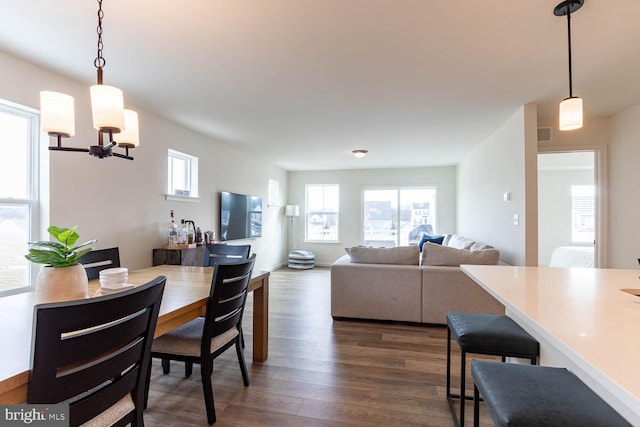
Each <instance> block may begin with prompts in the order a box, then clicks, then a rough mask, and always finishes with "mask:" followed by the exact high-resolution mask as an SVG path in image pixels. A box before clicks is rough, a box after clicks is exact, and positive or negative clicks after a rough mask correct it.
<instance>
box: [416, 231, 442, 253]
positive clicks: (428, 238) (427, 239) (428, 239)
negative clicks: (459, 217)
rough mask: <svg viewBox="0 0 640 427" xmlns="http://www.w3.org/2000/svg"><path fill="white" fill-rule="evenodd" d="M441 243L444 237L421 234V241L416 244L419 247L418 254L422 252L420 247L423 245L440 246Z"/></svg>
mask: <svg viewBox="0 0 640 427" xmlns="http://www.w3.org/2000/svg"><path fill="white" fill-rule="evenodd" d="M443 241H444V236H429V235H428V234H423V235H422V239H421V240H420V242H419V243H418V246H419V247H420V252H422V245H424V244H425V243H427V242H431V243H435V244H437V245H441V244H442V242H443Z"/></svg>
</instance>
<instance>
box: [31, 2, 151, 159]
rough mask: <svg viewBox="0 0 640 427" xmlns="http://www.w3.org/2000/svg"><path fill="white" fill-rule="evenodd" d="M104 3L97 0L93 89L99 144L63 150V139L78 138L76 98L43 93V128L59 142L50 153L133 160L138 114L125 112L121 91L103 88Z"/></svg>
mask: <svg viewBox="0 0 640 427" xmlns="http://www.w3.org/2000/svg"><path fill="white" fill-rule="evenodd" d="M103 17H104V12H103V11H102V0H98V27H97V34H98V56H97V57H96V58H95V60H94V61H93V64H94V65H95V67H96V69H97V71H98V82H97V84H96V85H93V86H91V91H90V93H91V113H92V116H93V127H94V128H95V129H96V130H97V131H98V144H97V145H91V146H89V148H75V147H64V146H63V145H62V138H68V137H70V136H73V135H74V134H75V113H74V101H73V97H71V96H69V95H66V94H64V93H60V92H51V91H43V92H40V111H41V123H42V125H41V128H42V130H43V131H44V132H47V134H48V135H49V136H52V137H54V138H56V142H57V144H56V145H50V146H49V150H56V151H76V152H83V153H89V154H90V155H92V156H95V157H98V158H100V159H103V158H105V157H112V156H114V157H120V158H122V159H128V160H133V157H131V156H129V149H130V148H135V147H138V146H139V145H140V140H139V135H138V113H136V112H135V111H132V110H126V109H125V108H124V99H123V96H122V91H121V90H120V89H118V88H116V87H113V86H108V85H104V84H102V69H103V68H104V66H105V64H106V61H105V59H104V57H103V56H102V50H103V44H102V19H103ZM116 146H117V147H119V148H122V149H124V154H123V153H119V152H115V151H113V148H114V147H116Z"/></svg>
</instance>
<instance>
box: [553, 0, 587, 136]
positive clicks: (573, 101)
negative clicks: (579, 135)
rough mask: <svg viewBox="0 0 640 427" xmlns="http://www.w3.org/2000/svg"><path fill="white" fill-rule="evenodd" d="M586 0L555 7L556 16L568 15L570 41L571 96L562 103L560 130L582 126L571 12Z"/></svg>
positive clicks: (570, 1)
mask: <svg viewBox="0 0 640 427" xmlns="http://www.w3.org/2000/svg"><path fill="white" fill-rule="evenodd" d="M583 4H584V0H566V1H563V2H562V3H560V4H558V5H557V6H556V7H555V8H554V9H553V14H554V15H556V16H566V17H567V34H568V41H569V97H568V98H565V99H564V100H563V101H562V102H561V103H560V126H559V127H560V130H574V129H580V128H581V127H582V98H580V97H577V96H573V81H572V78H573V76H572V72H571V14H572V13H574V12H576V11H577V10H578V9H580V8H581V7H582V5H583Z"/></svg>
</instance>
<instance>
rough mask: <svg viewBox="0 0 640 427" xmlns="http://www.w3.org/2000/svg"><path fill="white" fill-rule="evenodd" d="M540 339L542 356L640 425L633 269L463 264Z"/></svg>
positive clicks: (639, 338)
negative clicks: (583, 383)
mask: <svg viewBox="0 0 640 427" xmlns="http://www.w3.org/2000/svg"><path fill="white" fill-rule="evenodd" d="M461 268H462V270H463V271H464V272H465V273H466V274H467V275H469V276H470V277H471V278H472V279H473V280H474V281H475V282H477V283H478V284H479V285H480V286H482V287H483V288H484V289H485V290H486V291H487V292H489V293H490V294H491V295H493V296H494V297H495V298H496V299H497V300H498V301H500V302H501V303H502V304H504V306H505V309H506V313H507V315H509V316H510V317H512V318H513V319H514V320H515V321H516V322H517V323H518V324H520V325H521V326H522V327H523V328H524V329H525V330H527V332H529V333H530V334H532V335H533V336H534V337H535V338H536V339H538V340H539V341H540V363H541V364H542V365H547V366H562V367H566V368H568V369H569V370H570V371H572V372H573V373H575V374H576V375H577V376H578V377H580V379H581V380H582V381H584V382H585V383H586V384H587V385H588V386H589V387H591V388H592V389H593V390H594V391H595V392H596V393H598V394H599V395H600V396H601V397H602V398H603V399H604V400H605V401H607V402H608V403H609V404H610V405H611V406H612V407H613V408H614V409H616V410H617V411H618V412H619V413H620V414H621V415H622V416H624V417H625V418H627V420H628V421H629V422H631V423H632V424H633V425H640V297H638V296H636V295H633V294H632V293H628V292H624V291H622V289H640V279H639V277H638V275H639V274H640V272H638V271H637V270H617V269H593V268H549V267H511V266H484V265H463V266H462V267H461Z"/></svg>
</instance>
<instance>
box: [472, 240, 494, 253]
mask: <svg viewBox="0 0 640 427" xmlns="http://www.w3.org/2000/svg"><path fill="white" fill-rule="evenodd" d="M485 249H494V247H493V246H491V245H487V244H485V243H479V242H475V243H474V244H473V245H471V247H470V248H469V250H470V251H483V250H485Z"/></svg>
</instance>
